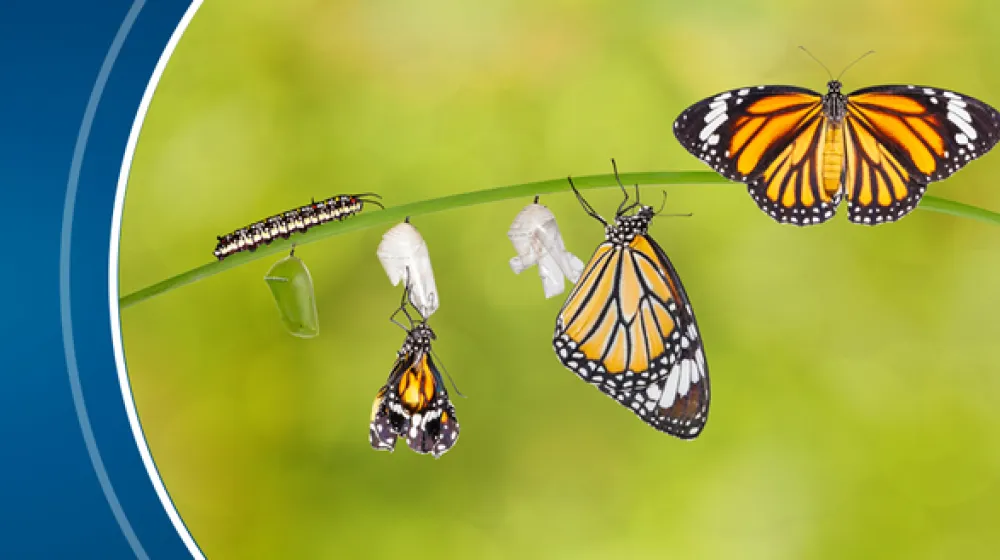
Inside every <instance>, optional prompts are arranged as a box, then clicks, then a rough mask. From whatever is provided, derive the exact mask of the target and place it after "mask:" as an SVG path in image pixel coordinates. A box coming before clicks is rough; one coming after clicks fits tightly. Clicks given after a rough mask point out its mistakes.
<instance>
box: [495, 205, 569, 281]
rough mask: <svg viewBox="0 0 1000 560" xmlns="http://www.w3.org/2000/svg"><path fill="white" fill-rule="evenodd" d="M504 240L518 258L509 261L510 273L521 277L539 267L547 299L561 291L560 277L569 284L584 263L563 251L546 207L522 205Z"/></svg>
mask: <svg viewBox="0 0 1000 560" xmlns="http://www.w3.org/2000/svg"><path fill="white" fill-rule="evenodd" d="M507 237H508V238H510V242H511V243H512V244H513V245H514V250H515V251H517V256H516V257H514V258H512V259H510V268H511V270H513V271H514V274H520V273H521V271H522V270H525V269H526V268H528V267H530V266H532V265H538V275H539V276H540V277H541V278H542V288H543V289H544V290H545V297H546V298H550V297H552V296H556V295H559V294H561V293H562V292H563V289H564V288H565V283H564V282H563V278H566V279H568V280H569V281H570V282H572V283H576V281H577V280H579V279H580V273H581V272H583V262H582V261H581V260H580V259H578V258H576V256H575V255H573V254H572V253H570V252H569V251H567V250H566V245H565V244H564V243H563V239H562V235H561V234H560V233H559V226H558V225H556V217H555V216H554V215H553V214H552V211H550V210H549V209H548V208H546V207H545V206H542V205H541V204H538V203H534V204H529V205H527V206H525V207H524V210H521V212H520V213H519V214H518V215H517V217H515V218H514V223H512V224H511V225H510V230H508V231H507Z"/></svg>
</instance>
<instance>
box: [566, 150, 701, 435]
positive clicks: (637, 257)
mask: <svg viewBox="0 0 1000 560" xmlns="http://www.w3.org/2000/svg"><path fill="white" fill-rule="evenodd" d="M611 163H612V165H614V160H611ZM615 177H616V178H618V169H617V167H615ZM569 184H570V187H571V188H572V189H573V192H574V193H575V194H576V197H577V199H578V200H579V201H580V204H581V205H583V208H584V210H585V211H586V212H587V213H588V214H589V215H590V216H592V217H593V218H594V219H596V220H598V221H599V222H601V224H603V225H604V232H605V234H604V236H605V240H604V242H602V243H601V244H600V245H598V246H597V249H596V250H595V251H594V255H593V256H592V257H590V262H588V263H587V265H586V266H585V267H584V269H583V273H582V274H581V275H580V279H579V280H578V281H577V283H576V286H575V287H574V288H573V291H572V292H571V293H570V294H569V297H567V298H566V303H565V304H563V307H562V309H561V310H560V311H559V315H558V317H557V318H556V329H555V334H554V336H553V341H552V344H553V347H554V348H555V351H556V356H557V357H558V358H559V361H560V362H562V364H563V365H564V366H565V367H566V368H568V369H569V370H571V371H573V372H574V373H576V374H577V375H578V376H579V377H580V378H581V379H583V380H584V381H586V382H588V383H590V384H592V385H595V386H597V388H598V389H600V390H601V391H602V392H603V393H604V394H606V395H608V396H609V397H611V398H613V399H615V400H616V401H618V402H619V403H620V404H621V405H622V406H624V407H626V408H628V409H629V410H631V411H632V412H633V413H634V414H636V415H637V416H638V417H639V418H641V419H642V420H643V421H645V422H646V423H647V424H649V425H650V426H652V427H654V428H656V429H657V430H659V431H661V432H665V433H668V434H670V435H673V436H676V437H678V438H681V439H692V438H695V437H697V436H698V435H699V434H700V433H701V431H702V429H703V428H704V427H705V422H706V421H707V420H708V403H709V386H708V364H707V363H706V362H705V354H704V351H703V349H702V342H701V333H700V332H699V330H698V323H697V322H696V321H695V318H694V311H693V310H692V309H691V302H690V300H688V296H687V293H686V292H685V291H684V286H683V285H681V279H680V277H679V276H678V275H677V271H676V270H675V269H674V266H673V264H671V262H670V259H668V258H667V255H666V253H664V251H663V249H661V248H660V246H659V245H658V244H657V243H656V241H654V240H653V238H652V237H650V236H649V233H648V231H647V230H648V228H649V223H650V221H652V219H653V216H654V215H655V212H654V211H653V209H652V207H650V206H643V205H641V204H639V201H638V186H637V187H636V200H635V201H634V202H632V203H631V204H630V203H629V196H628V192H627V191H626V190H625V187H624V186H623V185H622V184H621V180H620V179H619V180H618V184H619V186H621V188H622V191H623V192H625V200H624V201H622V203H621V205H619V207H618V211H617V212H616V214H615V221H614V223H611V224H609V223H608V222H607V221H605V220H604V218H602V217H601V216H600V214H598V213H597V211H595V210H594V209H593V207H591V206H590V204H589V203H588V202H587V201H586V200H584V198H583V196H582V195H581V194H580V192H579V191H578V190H577V189H576V187H575V186H574V185H573V180H572V178H570V179H569Z"/></svg>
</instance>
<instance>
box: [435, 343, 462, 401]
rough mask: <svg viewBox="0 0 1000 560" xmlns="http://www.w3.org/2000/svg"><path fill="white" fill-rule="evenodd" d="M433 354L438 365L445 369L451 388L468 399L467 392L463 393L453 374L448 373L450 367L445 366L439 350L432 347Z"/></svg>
mask: <svg viewBox="0 0 1000 560" xmlns="http://www.w3.org/2000/svg"><path fill="white" fill-rule="evenodd" d="M431 356H433V357H434V360H435V361H436V362H437V365H439V366H441V370H442V371H444V374H445V376H447V377H448V381H450V382H451V388H452V389H454V390H455V394H456V395H458V396H460V397H462V398H463V399H467V398H468V397H466V396H465V394H463V393H462V391H459V390H458V385H455V380H454V379H453V378H452V377H451V374H450V373H448V368H446V367H444V362H442V361H441V357H440V356H438V355H437V352H435V351H434V349H433V348H431Z"/></svg>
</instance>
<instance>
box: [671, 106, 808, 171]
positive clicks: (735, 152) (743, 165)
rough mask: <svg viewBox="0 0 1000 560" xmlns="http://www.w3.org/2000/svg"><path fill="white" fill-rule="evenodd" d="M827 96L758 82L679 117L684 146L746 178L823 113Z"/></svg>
mask: <svg viewBox="0 0 1000 560" xmlns="http://www.w3.org/2000/svg"><path fill="white" fill-rule="evenodd" d="M822 99H823V98H822V96H821V95H820V94H818V93H816V92H814V91H812V90H808V89H805V88H799V87H794V86H756V87H748V88H742V89H735V90H731V91H726V92H722V93H720V94H718V95H713V96H712V97H708V98H705V99H703V100H701V101H699V102H697V103H695V104H694V105H692V106H691V107H689V108H688V109H687V110H685V111H684V112H683V113H681V114H680V115H679V116H678V117H677V120H676V121H674V135H675V136H676V137H677V140H678V141H680V143H681V145H682V146H684V147H685V148H686V149H687V150H688V151H689V152H691V153H692V154H693V155H694V156H696V157H698V158H699V159H701V160H702V161H704V162H705V163H707V164H708V165H709V166H710V167H712V169H715V170H716V171H718V172H719V173H720V174H721V175H723V176H724V177H726V178H727V179H731V180H733V181H741V182H746V181H747V180H748V179H752V178H754V177H756V176H757V175H759V174H760V173H762V172H763V171H764V169H765V168H766V167H767V165H768V164H769V163H770V162H771V161H772V160H773V159H774V157H775V156H777V154H778V153H780V152H781V151H783V150H784V149H785V148H786V147H787V146H788V145H789V144H790V143H791V141H792V140H793V139H794V137H795V135H796V133H797V132H798V130H799V129H800V128H801V126H802V124H803V123H804V122H805V121H808V120H809V119H810V118H812V117H814V116H815V115H816V114H817V113H818V112H821V111H822Z"/></svg>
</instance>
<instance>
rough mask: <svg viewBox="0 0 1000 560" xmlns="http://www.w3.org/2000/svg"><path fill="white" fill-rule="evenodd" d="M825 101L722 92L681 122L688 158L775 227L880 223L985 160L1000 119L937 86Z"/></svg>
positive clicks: (806, 94)
mask: <svg viewBox="0 0 1000 560" xmlns="http://www.w3.org/2000/svg"><path fill="white" fill-rule="evenodd" d="M827 87H828V89H829V91H828V92H827V93H826V95H820V94H819V93H817V92H815V91H811V90H808V89H804V88H800V87H794V86H756V87H747V88H742V89H734V90H731V91H726V92H723V93H720V94H718V95H713V96H712V97H709V98H707V99H704V100H702V101H699V102H698V103H695V104H694V105H692V106H691V107H689V108H688V109H686V110H685V111H684V112H683V113H681V114H680V116H679V117H677V120H676V121H675V122H674V134H675V135H676V136H677V139H678V140H679V141H680V143H681V144H682V145H683V146H684V147H685V148H687V150H688V151H689V152H691V153H692V154H694V155H695V156H697V157H698V158H700V159H701V160H702V161H704V162H705V163H707V164H708V165H709V166H711V167H712V168H713V169H715V170H716V171H718V172H719V173H720V174H722V175H723V176H724V177H726V178H727V179H730V180H733V181H740V182H743V183H746V184H747V188H748V190H749V191H750V196H752V197H753V199H754V201H755V202H756V203H757V205H758V206H760V208H761V209H762V210H763V211H764V212H766V213H767V214H769V215H770V216H771V217H772V218H774V219H775V220H776V221H778V222H781V223H791V224H795V225H797V226H805V225H812V224H818V223H822V222H825V221H826V220H828V219H830V218H831V217H832V216H833V214H834V212H835V211H836V209H837V206H838V205H839V204H840V201H841V199H844V198H846V199H847V215H848V218H849V219H850V220H851V221H852V222H855V223H859V224H867V225H877V224H881V223H885V222H894V221H896V220H898V219H899V218H902V217H903V216H905V215H906V214H908V213H909V212H910V211H911V210H913V208H914V207H916V205H917V203H918V202H920V198H921V197H922V196H923V194H924V191H925V190H926V189H927V185H928V183H931V182H934V181H940V180H942V179H944V178H946V177H948V176H950V175H951V174H952V173H954V172H956V171H958V170H959V169H961V168H962V167H964V166H965V165H966V164H967V163H969V162H970V161H972V160H974V159H976V158H977V157H979V156H981V155H983V154H985V153H986V152H988V151H989V150H990V148H992V147H993V146H994V145H995V144H996V143H997V140H998V139H1000V113H998V112H997V111H996V109H994V108H993V107H990V106H989V105H987V104H986V103H983V102H982V101H979V100H978V99H974V98H972V97H969V96H967V95H962V94H959V93H955V92H952V91H948V90H943V89H939V88H930V87H923V86H908V85H889V86H876V87H869V88H865V89H860V90H857V91H855V92H852V93H849V94H846V95H845V94H843V93H841V92H840V88H841V83H840V81H839V80H831V81H830V82H829V83H828V84H827Z"/></svg>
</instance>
